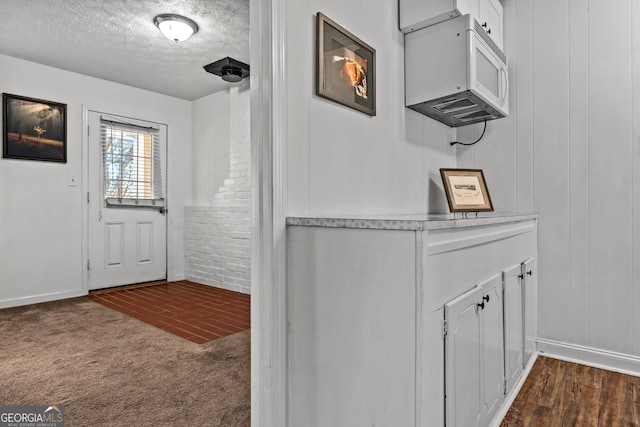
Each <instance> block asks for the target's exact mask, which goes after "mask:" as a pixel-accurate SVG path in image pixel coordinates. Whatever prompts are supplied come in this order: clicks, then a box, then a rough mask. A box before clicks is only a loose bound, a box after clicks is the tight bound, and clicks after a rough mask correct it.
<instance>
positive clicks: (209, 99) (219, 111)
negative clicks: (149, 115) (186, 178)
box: [192, 90, 231, 205]
mask: <svg viewBox="0 0 640 427" xmlns="http://www.w3.org/2000/svg"><path fill="white" fill-rule="evenodd" d="M230 97H231V92H230V91H228V90H223V91H220V92H216V93H214V94H212V95H209V96H205V97H203V98H200V99H197V100H195V101H193V119H192V127H193V153H192V157H193V189H192V195H193V197H192V199H193V204H194V205H208V204H210V203H211V202H213V200H214V199H215V195H216V193H217V192H218V187H221V186H222V185H224V180H225V179H226V178H228V177H229V151H230V144H229V138H230V133H231V127H230V124H231V108H229V107H230V105H231V104H230V102H231V100H230Z"/></svg>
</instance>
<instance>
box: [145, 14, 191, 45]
mask: <svg viewBox="0 0 640 427" xmlns="http://www.w3.org/2000/svg"><path fill="white" fill-rule="evenodd" d="M153 23H154V24H155V25H156V27H158V28H159V29H160V31H161V32H162V34H164V36H165V37H166V38H168V39H169V40H173V41H174V42H176V43H177V42H183V41H185V40H187V39H188V38H189V37H191V36H192V35H194V34H195V33H197V32H198V24H196V23H195V22H193V21H192V20H191V19H189V18H185V17H184V16H180V15H176V14H173V13H165V14H162V15H158V16H156V17H155V18H153Z"/></svg>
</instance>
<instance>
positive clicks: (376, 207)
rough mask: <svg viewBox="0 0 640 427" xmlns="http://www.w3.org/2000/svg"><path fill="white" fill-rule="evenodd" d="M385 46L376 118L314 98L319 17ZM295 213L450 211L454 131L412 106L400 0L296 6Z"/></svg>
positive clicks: (291, 97) (291, 109) (290, 31)
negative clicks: (445, 184) (444, 171)
mask: <svg viewBox="0 0 640 427" xmlns="http://www.w3.org/2000/svg"><path fill="white" fill-rule="evenodd" d="M317 12H322V13H324V14H325V15H327V16H328V17H329V18H331V19H333V20H334V21H336V22H337V23H338V24H340V25H342V26H343V27H345V28H346V29H348V30H349V31H351V32H352V33H353V34H355V35H356V36H357V37H359V38H361V39H362V40H364V41H365V42H366V43H368V44H369V45H371V46H372V47H373V48H375V49H376V53H377V59H376V67H377V78H376V80H377V81H376V90H377V115H376V116H375V117H369V116H367V115H365V114H363V113H360V112H357V111H355V110H352V109H349V108H347V107H344V106H342V105H340V104H337V103H335V102H332V101H329V100H326V99H324V98H320V97H318V96H316V95H315V74H316V70H315V62H316V61H315V52H316V47H315V40H316V36H315V31H316V25H315V15H316V13H317ZM286 34H287V42H286V43H287V45H286V47H287V50H286V70H287V94H288V97H287V121H288V131H287V135H286V141H287V144H288V146H287V149H288V156H289V158H288V163H287V165H286V171H287V176H288V179H287V183H288V195H287V196H288V212H287V213H288V215H290V216H306V215H313V216H321V215H357V214H390V213H420V212H425V211H429V210H431V211H444V210H446V209H447V207H446V206H447V205H446V199H445V197H444V193H442V192H441V191H442V190H441V189H437V190H433V188H432V187H433V186H437V187H438V188H440V187H441V180H440V175H439V172H438V168H440V167H451V166H453V165H455V154H454V152H453V151H452V153H451V154H449V151H450V149H449V144H448V142H449V141H450V140H451V138H453V136H454V134H455V133H454V131H452V130H451V129H450V128H448V127H446V126H444V125H442V124H440V123H438V122H436V121H434V120H431V119H429V118H427V117H425V116H423V115H420V114H418V113H415V112H413V111H411V110H408V109H406V108H405V107H404V66H403V63H404V38H403V35H402V33H401V32H400V31H399V30H398V4H397V2H395V1H393V2H390V1H383V0H375V1H368V2H345V1H340V0H325V1H320V0H298V1H292V2H288V3H287V30H286Z"/></svg>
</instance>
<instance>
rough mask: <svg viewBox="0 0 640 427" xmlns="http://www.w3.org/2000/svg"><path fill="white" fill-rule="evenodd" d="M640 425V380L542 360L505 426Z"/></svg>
mask: <svg viewBox="0 0 640 427" xmlns="http://www.w3.org/2000/svg"><path fill="white" fill-rule="evenodd" d="M519 426H526V427H574V426H575V427H583V426H585V427H591V426H593V427H596V426H597V427H629V426H640V378H639V377H634V376H630V375H624V374H620V373H617V372H611V371H605V370H602V369H597V368H592V367H588V366H584V365H578V364H575V363H569V362H565V361H561V360H557V359H551V358H548V357H544V356H540V357H538V360H537V361H536V363H535V364H534V366H533V368H532V370H531V373H530V375H529V377H528V378H527V380H526V381H525V383H524V385H523V386H522V389H521V390H520V393H519V394H518V396H517V397H516V400H515V401H514V403H513V405H512V406H511V408H510V409H509V412H508V413H507V415H506V417H505V418H504V420H503V421H502V424H501V427H519Z"/></svg>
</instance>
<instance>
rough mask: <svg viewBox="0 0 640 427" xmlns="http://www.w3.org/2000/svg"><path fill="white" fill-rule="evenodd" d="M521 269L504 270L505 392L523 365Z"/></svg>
mask: <svg viewBox="0 0 640 427" xmlns="http://www.w3.org/2000/svg"><path fill="white" fill-rule="evenodd" d="M521 272H522V267H521V265H520V264H518V265H514V266H513V267H511V268H509V269H507V270H505V271H504V272H503V273H502V274H503V280H504V329H505V334H504V349H505V375H506V378H507V390H511V388H512V387H513V386H514V385H515V383H516V381H517V380H518V378H519V377H520V373H521V372H522V368H523V364H522V357H523V350H524V336H523V332H524V330H523V323H522V319H523V312H522V311H523V310H522V307H523V305H522V303H523V300H522V276H521Z"/></svg>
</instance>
